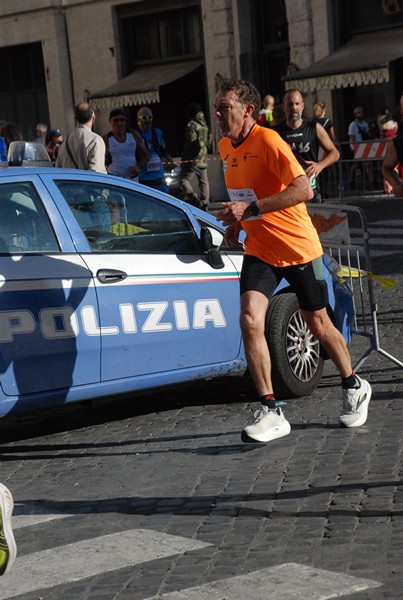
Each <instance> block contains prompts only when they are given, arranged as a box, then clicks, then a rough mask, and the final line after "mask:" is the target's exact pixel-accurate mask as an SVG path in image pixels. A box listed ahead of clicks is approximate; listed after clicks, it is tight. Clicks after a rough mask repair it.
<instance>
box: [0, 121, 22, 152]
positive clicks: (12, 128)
mask: <svg viewBox="0 0 403 600" xmlns="http://www.w3.org/2000/svg"><path fill="white" fill-rule="evenodd" d="M1 135H2V136H3V137H4V141H5V143H6V149H7V150H8V147H9V146H10V144H11V142H22V141H23V139H24V138H23V135H22V129H21V127H20V126H19V125H18V124H17V123H6V125H4V127H3V128H2V130H1Z"/></svg>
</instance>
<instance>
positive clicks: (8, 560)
mask: <svg viewBox="0 0 403 600" xmlns="http://www.w3.org/2000/svg"><path fill="white" fill-rule="evenodd" d="M13 508H14V501H13V497H12V495H11V492H10V490H9V489H8V488H7V487H6V486H5V485H3V484H2V483H0V575H4V574H5V573H7V572H8V571H9V570H10V569H11V567H12V566H13V563H14V561H15V557H16V556H17V546H16V544H15V540H14V535H13V530H12V528H11V515H12V513H13Z"/></svg>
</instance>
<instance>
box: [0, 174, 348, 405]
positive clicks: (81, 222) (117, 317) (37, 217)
mask: <svg viewBox="0 0 403 600" xmlns="http://www.w3.org/2000/svg"><path fill="white" fill-rule="evenodd" d="M241 265H242V251H240V250H233V249H229V248H227V247H226V246H225V240H224V231H223V230H222V229H221V228H220V226H219V224H218V223H217V221H216V219H215V217H214V216H213V215H209V214H207V213H205V212H202V211H200V210H198V209H196V208H194V207H192V206H190V205H189V204H186V203H184V202H182V201H180V200H177V199H175V198H173V197H171V196H169V195H166V194H163V193H159V192H157V191H155V190H152V189H151V188H147V187H144V186H142V185H139V184H136V183H132V182H130V181H128V180H124V179H121V178H118V177H112V176H109V175H102V174H98V173H93V172H90V171H79V170H64V169H55V168H53V167H47V168H46V167H45V168H42V167H31V168H24V167H13V168H10V167H8V168H3V169H0V288H1V309H0V415H1V416H3V415H6V414H8V413H12V412H16V411H20V410H24V411H27V410H30V409H33V408H37V407H41V406H45V405H52V404H60V403H65V402H74V401H78V400H80V401H81V400H86V399H91V398H95V397H102V396H112V395H134V394H138V393H144V392H145V391H146V390H152V389H157V388H161V387H164V386H172V385H176V384H179V383H184V382H192V381H196V380H206V379H214V378H218V377H220V378H221V377H223V376H242V375H243V374H244V373H245V371H246V361H245V355H244V350H243V346H242V339H241V332H240V328H239V275H240V270H241ZM332 271H333V269H332V267H331V265H330V268H328V269H326V277H327V284H328V289H329V312H330V313H331V316H332V318H333V319H334V321H335V322H336V325H337V326H338V327H339V328H340V330H341V331H342V332H343V335H344V336H345V338H346V339H347V340H348V341H349V336H350V329H349V323H350V321H351V317H352V314H353V312H352V310H353V308H352V302H351V295H350V294H349V291H348V289H347V288H345V287H344V286H343V285H341V284H340V282H338V280H337V278H336V277H335V276H334V274H333V272H332ZM267 338H268V341H269V346H270V349H271V353H272V357H273V376H274V383H275V388H276V392H277V395H278V397H283V398H286V397H297V396H302V395H306V394H309V393H310V392H311V391H312V390H313V389H314V388H315V386H316V385H317V384H318V382H319V380H320V377H321V374H322V368H323V359H324V358H325V357H324V356H323V352H322V351H321V349H320V347H319V344H318V342H317V340H316V339H315V338H313V336H312V335H311V334H310V332H309V331H308V329H307V328H306V325H305V323H304V321H303V319H302V318H301V316H300V313H299V311H298V304H297V301H296V298H295V296H294V295H293V294H292V293H290V290H289V289H288V288H287V284H286V282H285V281H283V282H282V283H281V284H280V286H279V288H278V289H277V290H276V294H275V298H274V299H273V302H272V303H271V306H270V309H269V312H268V315H267Z"/></svg>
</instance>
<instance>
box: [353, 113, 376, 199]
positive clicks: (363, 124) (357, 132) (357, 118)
mask: <svg viewBox="0 0 403 600" xmlns="http://www.w3.org/2000/svg"><path fill="white" fill-rule="evenodd" d="M347 135H348V139H349V141H350V145H351V149H352V150H353V144H354V142H363V141H365V140H368V139H370V138H371V136H370V133H369V125H368V123H367V121H365V119H364V109H363V107H362V106H357V107H356V108H355V109H354V121H351V123H350V125H349V126H348V131H347ZM363 166H364V169H365V172H366V174H367V178H368V181H369V182H370V183H371V184H372V183H373V180H374V178H373V174H372V167H371V164H370V163H368V162H365V163H364V164H363ZM356 172H357V165H356V163H353V164H352V165H351V167H350V173H349V185H350V187H355V176H356Z"/></svg>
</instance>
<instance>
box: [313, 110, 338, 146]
mask: <svg viewBox="0 0 403 600" xmlns="http://www.w3.org/2000/svg"><path fill="white" fill-rule="evenodd" d="M313 114H314V117H313V119H312V123H320V125H322V127H323V128H324V130H325V131H326V133H327V134H328V136H329V137H330V139H331V140H332V142H333V144H336V136H335V133H334V125H333V121H332V120H331V119H329V117H327V116H326V103H325V102H323V100H320V101H319V102H316V104H314V105H313Z"/></svg>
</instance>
